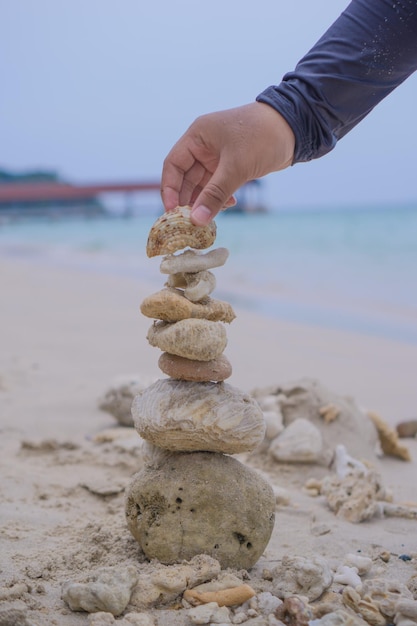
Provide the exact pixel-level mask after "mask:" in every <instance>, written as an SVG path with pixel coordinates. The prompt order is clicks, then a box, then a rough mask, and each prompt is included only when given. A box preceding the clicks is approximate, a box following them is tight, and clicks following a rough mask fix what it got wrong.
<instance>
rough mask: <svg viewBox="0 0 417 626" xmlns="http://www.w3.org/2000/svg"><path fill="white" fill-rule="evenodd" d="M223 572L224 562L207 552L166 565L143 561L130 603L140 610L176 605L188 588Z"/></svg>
mask: <svg viewBox="0 0 417 626" xmlns="http://www.w3.org/2000/svg"><path fill="white" fill-rule="evenodd" d="M219 574H221V566H220V563H219V562H218V561H217V560H216V559H213V558H212V557H210V556H208V555H206V554H199V555H197V556H195V557H193V558H192V559H191V560H190V561H187V562H185V561H183V562H181V563H179V564H175V565H163V564H162V563H159V562H157V561H153V562H152V563H148V564H146V563H145V564H142V565H141V567H140V568H139V570H138V582H137V584H136V586H135V588H134V590H133V593H132V596H131V599H130V604H131V606H133V607H135V608H136V609H140V610H149V609H151V608H161V607H168V606H172V605H173V604H174V603H176V602H178V600H179V598H180V597H181V595H182V594H183V593H184V591H185V590H186V589H187V588H192V587H195V586H197V585H200V584H201V583H204V582H207V581H210V580H212V579H214V578H216V577H217V576H219ZM241 582H242V581H239V583H241Z"/></svg>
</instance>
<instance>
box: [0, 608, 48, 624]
mask: <svg viewBox="0 0 417 626" xmlns="http://www.w3.org/2000/svg"><path fill="white" fill-rule="evenodd" d="M38 624H39V622H37V623H36V624H35V622H34V621H32V619H31V617H30V616H29V611H28V609H17V608H14V607H8V608H4V609H0V626H38Z"/></svg>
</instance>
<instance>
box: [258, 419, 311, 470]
mask: <svg viewBox="0 0 417 626" xmlns="http://www.w3.org/2000/svg"><path fill="white" fill-rule="evenodd" d="M322 450H323V439H322V436H321V433H320V431H319V429H318V428H316V426H314V424H312V423H311V422H310V421H308V420H306V419H304V418H300V419H296V420H294V421H293V422H291V424H289V425H288V426H287V427H286V428H285V430H283V431H282V433H281V434H279V435H278V436H277V437H276V438H275V439H273V440H272V442H271V444H270V447H269V452H270V454H271V456H272V457H273V458H274V459H275V461H279V462H283V463H315V462H317V461H319V460H320V458H321V454H322Z"/></svg>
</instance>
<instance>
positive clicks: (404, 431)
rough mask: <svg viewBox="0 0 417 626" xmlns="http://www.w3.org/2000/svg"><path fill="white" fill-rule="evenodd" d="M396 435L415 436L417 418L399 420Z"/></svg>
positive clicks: (416, 433)
mask: <svg viewBox="0 0 417 626" xmlns="http://www.w3.org/2000/svg"><path fill="white" fill-rule="evenodd" d="M396 428H397V433H398V436H399V437H401V438H403V437H415V436H416V435H417V420H407V421H406V422H400V423H399V424H397V427H396Z"/></svg>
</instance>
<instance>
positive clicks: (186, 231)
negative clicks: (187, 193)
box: [146, 206, 217, 257]
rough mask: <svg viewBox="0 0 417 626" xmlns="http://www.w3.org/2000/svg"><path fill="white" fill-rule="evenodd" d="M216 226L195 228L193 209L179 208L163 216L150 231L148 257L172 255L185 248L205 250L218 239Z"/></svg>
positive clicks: (147, 248) (212, 224)
mask: <svg viewBox="0 0 417 626" xmlns="http://www.w3.org/2000/svg"><path fill="white" fill-rule="evenodd" d="M216 230H217V229H216V224H215V223H214V222H211V223H210V224H207V226H195V225H194V224H193V223H192V221H191V208H190V207H189V206H179V207H177V208H176V209H174V210H173V211H167V212H166V213H164V214H163V215H161V216H160V217H159V218H158V219H157V220H156V222H155V224H154V225H153V226H152V228H151V230H150V231H149V236H148V242H147V244H146V254H147V255H148V257H153V256H158V255H165V254H171V253H172V252H177V251H178V250H182V249H183V248H187V247H190V248H195V249H197V250H203V249H205V248H209V247H210V246H211V245H213V243H214V241H215V239H216Z"/></svg>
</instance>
